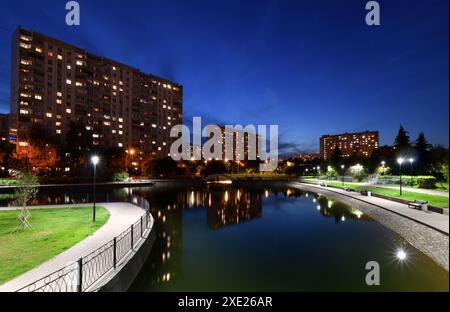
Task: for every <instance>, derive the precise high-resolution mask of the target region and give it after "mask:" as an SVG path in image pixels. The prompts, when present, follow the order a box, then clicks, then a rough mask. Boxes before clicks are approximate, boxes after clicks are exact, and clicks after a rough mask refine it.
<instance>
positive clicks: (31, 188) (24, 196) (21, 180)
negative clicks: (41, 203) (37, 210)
mask: <svg viewBox="0 0 450 312" xmlns="http://www.w3.org/2000/svg"><path fill="white" fill-rule="evenodd" d="M16 178H17V187H16V191H15V197H16V204H17V205H18V206H19V207H20V208H19V209H20V213H19V215H18V218H19V222H20V223H19V227H20V229H22V230H23V229H31V228H32V227H31V224H30V222H29V221H28V219H29V218H30V216H31V215H30V212H29V211H28V209H27V204H28V202H30V201H31V200H33V199H34V198H35V197H36V195H37V192H38V188H37V185H39V182H38V180H37V178H36V176H35V175H34V174H33V173H31V172H18V173H17V174H16Z"/></svg>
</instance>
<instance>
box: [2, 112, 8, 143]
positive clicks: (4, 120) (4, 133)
mask: <svg viewBox="0 0 450 312" xmlns="http://www.w3.org/2000/svg"><path fill="white" fill-rule="evenodd" d="M9 119H10V115H6V114H0V140H1V141H9V140H10V135H9Z"/></svg>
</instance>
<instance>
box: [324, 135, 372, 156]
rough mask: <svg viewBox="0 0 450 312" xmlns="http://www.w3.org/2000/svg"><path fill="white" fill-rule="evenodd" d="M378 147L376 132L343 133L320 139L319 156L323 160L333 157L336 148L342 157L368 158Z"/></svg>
mask: <svg viewBox="0 0 450 312" xmlns="http://www.w3.org/2000/svg"><path fill="white" fill-rule="evenodd" d="M378 147H379V136H378V131H364V132H358V133H343V134H335V135H324V136H321V137H320V156H321V157H322V159H325V160H327V159H330V158H331V157H333V153H334V152H335V150H336V148H338V149H339V150H340V153H341V156H342V157H351V156H358V157H370V156H371V155H372V153H373V151H374V150H375V149H377V148H378Z"/></svg>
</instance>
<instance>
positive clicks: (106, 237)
mask: <svg viewBox="0 0 450 312" xmlns="http://www.w3.org/2000/svg"><path fill="white" fill-rule="evenodd" d="M89 205H91V204H78V205H58V206H36V207H34V206H33V207H28V208H29V209H40V208H54V209H58V208H70V207H81V206H83V207H84V206H89ZM97 206H101V207H104V208H106V209H107V210H108V211H109V213H110V217H109V219H108V221H107V222H106V223H105V224H104V225H103V226H102V227H101V228H100V229H98V230H97V231H96V232H94V233H93V234H92V235H90V236H89V237H88V238H86V239H84V240H82V241H81V242H79V243H78V244H76V245H75V246H73V247H72V248H70V249H68V250H66V251H64V252H62V253H61V254H59V255H57V256H56V257H54V258H52V259H50V260H48V261H46V262H44V263H43V264H41V265H39V266H38V267H36V268H34V269H32V270H30V271H28V272H26V273H24V274H22V275H20V276H18V277H16V278H14V279H12V280H11V281H9V282H7V283H5V284H3V285H0V292H5V291H9V292H11V291H16V290H18V289H19V288H21V287H24V286H27V285H28V284H30V283H33V282H35V281H36V280H38V279H40V278H42V277H44V276H46V275H48V274H50V273H53V272H55V271H56V270H59V269H61V268H62V267H64V266H66V265H68V264H69V263H72V262H74V261H76V260H78V259H79V258H81V257H84V256H86V255H88V254H89V253H90V252H92V251H94V250H95V249H97V248H99V247H100V246H102V245H104V244H106V243H107V242H109V241H111V240H112V239H113V237H115V236H117V235H119V234H120V233H122V232H123V231H124V230H126V229H127V228H128V227H130V225H131V224H133V223H135V222H136V220H138V219H139V218H140V217H141V216H142V214H143V209H142V208H140V207H138V206H135V205H132V204H130V203H98V204H97ZM15 209H16V208H14V207H8V208H0V211H1V210H15Z"/></svg>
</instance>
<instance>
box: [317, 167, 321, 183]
mask: <svg viewBox="0 0 450 312" xmlns="http://www.w3.org/2000/svg"><path fill="white" fill-rule="evenodd" d="M316 172H317V181H320V166H317V171H316Z"/></svg>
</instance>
